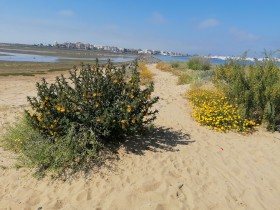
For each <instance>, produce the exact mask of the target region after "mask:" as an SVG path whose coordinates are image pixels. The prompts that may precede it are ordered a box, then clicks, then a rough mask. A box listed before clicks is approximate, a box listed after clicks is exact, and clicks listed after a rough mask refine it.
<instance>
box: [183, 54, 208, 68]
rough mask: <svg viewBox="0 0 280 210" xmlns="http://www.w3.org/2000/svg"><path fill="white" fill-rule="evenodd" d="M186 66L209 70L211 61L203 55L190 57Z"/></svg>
mask: <svg viewBox="0 0 280 210" xmlns="http://www.w3.org/2000/svg"><path fill="white" fill-rule="evenodd" d="M188 67H189V68H190V69H192V70H210V68H211V63H210V61H209V59H207V58H204V57H192V58H191V59H190V60H189V61H188Z"/></svg>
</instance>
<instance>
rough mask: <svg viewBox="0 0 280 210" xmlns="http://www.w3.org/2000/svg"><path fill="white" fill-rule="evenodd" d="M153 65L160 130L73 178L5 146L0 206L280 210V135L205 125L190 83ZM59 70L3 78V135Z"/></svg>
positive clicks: (0, 124) (0, 121)
mask: <svg viewBox="0 0 280 210" xmlns="http://www.w3.org/2000/svg"><path fill="white" fill-rule="evenodd" d="M148 68H149V69H150V70H151V71H152V72H153V73H154V74H155V77H154V81H155V91H154V93H153V94H154V96H159V97H160V101H159V102H158V103H157V105H156V108H157V109H158V110H159V114H158V117H157V120H156V121H155V127H156V129H155V130H154V131H153V133H152V134H149V135H146V136H142V137H135V138H131V139H129V140H127V142H125V143H124V145H123V146H122V147H121V148H120V149H119V151H118V153H117V154H115V156H114V157H113V160H111V161H110V162H108V163H107V164H105V165H104V167H101V168H100V170H99V171H97V172H96V171H94V172H92V174H91V175H90V176H89V177H87V178H84V177H78V178H73V179H71V180H67V181H58V180H51V179H49V178H45V179H43V180H37V179H36V178H33V177H32V174H31V172H30V171H29V170H28V169H23V168H21V169H18V170H17V169H15V167H14V163H15V160H14V158H15V154H13V153H11V152H9V151H5V150H3V149H2V148H1V147H0V209H1V210H2V209H13V210H14V209H15V210H17V209H25V210H28V209H30V210H33V209H42V210H44V209H67V210H71V209H73V210H74V209H95V210H107V209H108V210H109V209H110V210H134V209H135V210H138V209H139V210H140V209H141V210H143V209H145V210H173V209H174V210H177V209H180V210H188V209H190V210H203V209H213V210H214V209H215V210H216V209H217V210H218V209H221V210H224V209H234V210H237V209H244V210H245V209H246V210H247V209H249V210H250V209H251V210H258V209H268V210H279V209H280V199H279V198H280V152H279V151H280V133H277V132H275V133H269V132H267V131H266V130H265V128H263V127H259V128H257V131H256V132H254V133H253V134H252V135H248V136H243V135H241V134H238V133H233V132H230V133H218V132H215V131H212V130H209V129H207V128H206V127H201V126H199V125H198V124H197V123H196V122H195V121H194V120H193V118H192V117H191V113H192V110H191V107H190V105H189V104H188V101H187V99H186V98H185V97H184V94H185V92H186V90H187V89H188V88H189V86H188V85H184V86H177V85H176V83H177V78H176V77H175V76H173V75H171V74H170V73H167V72H162V71H159V70H158V69H156V67H155V65H154V64H152V65H148ZM59 74H60V73H59ZM56 75H58V73H55V72H54V73H50V74H47V75H36V76H34V77H22V76H19V77H1V78H0V135H1V134H3V132H4V131H3V127H4V126H5V125H6V124H7V123H12V122H14V121H15V120H16V116H19V115H20V113H21V112H22V111H23V109H24V108H25V107H26V106H27V101H26V96H28V95H29V96H34V95H35V94H36V89H35V82H36V81H39V80H40V78H41V77H43V76H44V77H46V78H47V80H48V81H54V78H55V76H56ZM40 207H41V208H40Z"/></svg>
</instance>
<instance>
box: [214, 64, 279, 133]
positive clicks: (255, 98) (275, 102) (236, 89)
mask: <svg viewBox="0 0 280 210" xmlns="http://www.w3.org/2000/svg"><path fill="white" fill-rule="evenodd" d="M279 81H280V69H279V67H278V66H277V65H276V64H275V63H274V62H273V60H266V61H264V62H261V63H255V64H254V65H250V66H246V65H245V63H244V62H242V61H230V62H227V63H226V64H224V65H222V66H219V67H218V68H217V69H216V73H215V77H214V83H215V85H216V87H217V88H218V89H220V90H222V91H223V92H224V93H225V94H226V96H227V97H228V98H230V99H233V98H237V103H238V105H239V107H241V108H242V115H243V116H244V117H247V118H251V119H254V121H256V122H257V123H266V124H267V129H268V130H272V131H274V130H276V127H277V126H279V125H280V94H279V93H280V82H279Z"/></svg>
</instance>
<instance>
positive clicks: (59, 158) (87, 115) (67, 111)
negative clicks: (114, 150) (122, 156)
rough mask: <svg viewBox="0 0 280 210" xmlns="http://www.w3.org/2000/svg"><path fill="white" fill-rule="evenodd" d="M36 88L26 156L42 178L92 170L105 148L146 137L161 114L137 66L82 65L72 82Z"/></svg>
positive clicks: (31, 101) (28, 112)
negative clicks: (46, 174)
mask: <svg viewBox="0 0 280 210" xmlns="http://www.w3.org/2000/svg"><path fill="white" fill-rule="evenodd" d="M36 86H37V97H33V98H30V97H28V101H29V104H30V106H31V109H30V110H26V113H25V118H26V122H27V123H24V124H23V125H24V126H27V127H28V126H29V130H30V129H31V130H32V131H34V132H32V133H29V134H28V135H27V136H25V137H24V138H22V139H28V141H24V142H26V144H24V147H23V148H22V149H20V151H21V152H22V153H23V154H24V156H25V157H26V158H27V159H28V160H29V161H28V162H29V163H31V165H33V166H35V167H36V168H37V169H38V170H39V171H40V172H42V171H43V172H44V171H47V170H54V171H58V172H63V171H65V170H67V169H71V170H75V169H76V168H77V167H83V166H85V165H87V164H84V163H88V161H91V160H96V159H98V157H99V151H100V148H101V146H102V145H103V146H106V145H107V143H108V142H110V141H111V142H112V141H113V142H118V141H121V140H122V139H123V138H124V137H125V136H126V135H130V134H134V133H136V132H141V131H142V130H143V129H144V128H145V127H146V126H147V125H149V124H150V123H152V121H153V120H154V119H155V118H156V113H157V112H158V111H157V110H154V109H153V110H152V106H153V105H154V104H155V103H156V102H157V101H158V98H157V97H155V98H152V97H151V93H152V91H153V84H152V83H151V84H150V85H148V86H147V87H146V88H140V76H139V73H138V72H137V64H136V65H135V68H133V69H132V70H131V71H130V72H128V70H126V68H125V67H122V68H120V67H116V66H113V64H112V63H110V62H108V64H105V65H99V63H98V62H96V64H95V65H93V66H90V65H82V66H81V69H79V70H78V69H77V68H76V67H74V68H73V69H72V70H70V77H69V78H67V79H66V78H65V77H64V76H63V75H61V76H60V77H57V78H56V81H55V83H52V84H48V83H47V81H46V80H45V79H43V80H42V82H40V83H37V84H36ZM21 125H22V124H21ZM21 125H16V126H15V130H22V129H21V127H22V126H21ZM15 130H14V131H12V133H15ZM8 133H9V132H8ZM9 139H10V140H9ZM11 139H13V137H12V138H6V140H5V142H7V141H12V140H11Z"/></svg>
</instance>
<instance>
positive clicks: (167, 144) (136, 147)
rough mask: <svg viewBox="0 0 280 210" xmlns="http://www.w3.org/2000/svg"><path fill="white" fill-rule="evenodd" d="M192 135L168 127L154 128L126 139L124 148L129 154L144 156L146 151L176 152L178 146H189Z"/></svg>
mask: <svg viewBox="0 0 280 210" xmlns="http://www.w3.org/2000/svg"><path fill="white" fill-rule="evenodd" d="M193 142H194V141H191V140H190V134H187V133H183V132H182V131H175V130H172V129H170V128H166V127H154V128H152V129H150V130H149V131H147V132H145V133H144V134H142V135H134V136H129V137H127V138H126V140H125V142H124V143H123V147H124V148H125V151H126V152H127V153H134V154H137V155H144V153H145V151H153V152H165V151H168V152H176V151H179V149H178V148H177V146H178V145H188V144H190V143H193Z"/></svg>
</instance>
